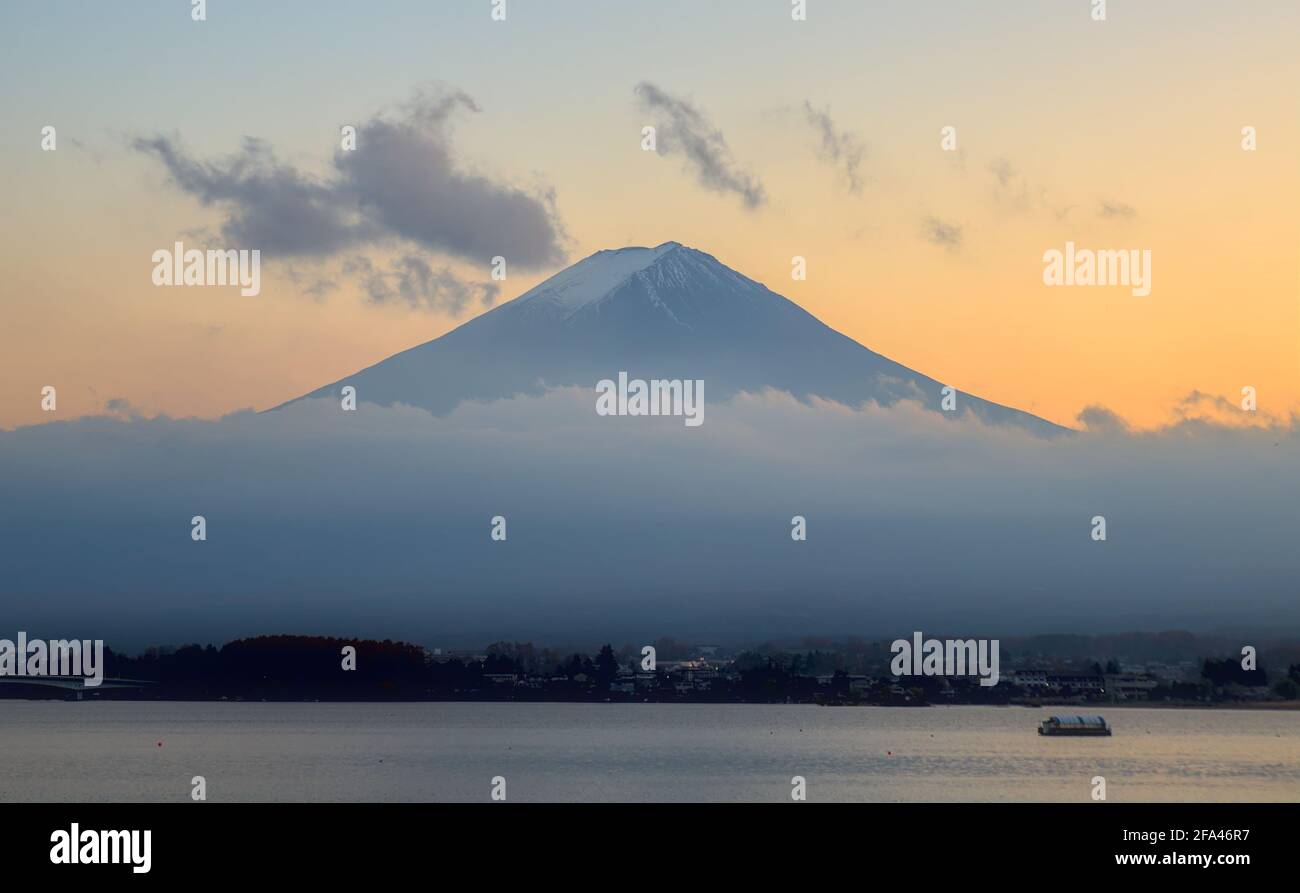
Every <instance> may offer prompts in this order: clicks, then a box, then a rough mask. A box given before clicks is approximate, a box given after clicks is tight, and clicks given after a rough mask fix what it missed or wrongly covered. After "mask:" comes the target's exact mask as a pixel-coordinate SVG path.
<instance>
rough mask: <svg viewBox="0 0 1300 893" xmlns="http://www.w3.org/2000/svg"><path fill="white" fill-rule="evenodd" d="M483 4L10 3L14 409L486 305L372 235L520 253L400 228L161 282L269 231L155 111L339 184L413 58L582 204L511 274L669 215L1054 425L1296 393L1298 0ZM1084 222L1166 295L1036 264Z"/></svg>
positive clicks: (365, 338) (326, 345)
mask: <svg viewBox="0 0 1300 893" xmlns="http://www.w3.org/2000/svg"><path fill="white" fill-rule="evenodd" d="M491 6H492V4H491V2H490V0H455V2H452V0H447V2H414V0H413V2H400V0H374V2H369V3H364V4H362V3H352V2H342V0H339V2H328V0H327V2H314V3H313V2H306V0H302V2H276V3H266V2H251V0H248V2H244V0H210V2H209V3H208V10H207V21H205V22H194V21H192V20H191V18H190V3H189V2H187V0H147V2H146V0H140V2H120V3H94V4H92V3H74V2H60V0H30V2H29V0H9V2H6V3H5V4H4V5H3V7H2V8H0V33H3V34H4V38H3V42H4V47H5V51H4V52H3V53H0V83H2V84H3V87H0V114H2V115H3V119H4V121H5V125H6V126H5V127H4V132H3V135H2V136H0V165H2V167H3V170H4V171H5V175H4V181H5V187H6V188H5V205H6V209H5V213H4V214H3V216H2V217H0V239H2V240H3V243H4V251H3V252H2V253H0V282H2V283H3V286H2V287H0V357H3V364H2V369H0V427H13V426H19V425H27V424H34V423H41V422H48V421H52V420H55V419H67V418H72V417H76V416H79V415H85V414H91V413H98V412H103V411H105V409H106V408H109V407H110V406H116V407H122V406H129V407H131V408H133V411H138V412H141V413H143V414H145V415H153V414H157V413H165V414H168V415H173V416H189V415H197V416H202V417H216V416H220V415H222V414H224V413H227V412H231V411H233V410H236V409H240V408H246V407H253V408H256V409H263V408H266V407H268V406H273V405H276V404H278V403H280V402H283V401H285V400H288V399H290V398H293V397H296V396H298V395H300V394H302V393H305V392H307V391H310V390H313V389H314V388H316V387H318V386H320V385H321V384H323V383H325V382H328V381H332V380H335V379H338V378H340V377H342V376H344V375H346V374H348V373H350V372H352V371H355V370H357V369H359V368H361V367H364V366H368V365H370V364H373V363H375V362H378V361H379V360H381V359H383V358H384V357H387V356H389V355H391V354H393V353H396V352H398V351H400V350H403V349H406V348H408V347H411V346H413V345H415V344H419V343H421V342H424V341H427V340H429V339H431V338H434V337H437V336H438V335H440V334H442V333H444V332H446V331H448V330H450V329H451V328H454V327H455V326H456V325H458V324H460V323H462V322H464V321H465V320H466V319H469V318H471V317H472V316H473V315H475V314H477V313H479V312H481V311H482V310H484V309H486V307H485V305H484V304H483V303H482V302H479V301H471V302H469V303H467V304H466V305H465V306H464V307H463V308H461V309H460V310H459V312H452V311H450V310H449V309H448V308H447V307H446V306H445V305H442V306H438V307H434V308H433V309H430V307H429V306H427V304H426V305H421V306H416V305H414V304H412V303H411V302H410V301H407V300H403V299H401V298H393V299H385V300H376V299H375V296H374V294H373V293H371V292H368V291H367V289H366V287H365V285H364V280H363V279H362V278H360V277H358V276H357V275H356V274H355V270H356V267H357V264H358V263H359V261H361V260H364V261H366V262H369V263H372V264H374V265H376V266H378V267H382V266H383V265H384V264H386V263H389V262H391V261H392V259H393V258H395V257H400V256H411V255H415V256H418V257H420V258H421V259H423V261H424V262H426V263H427V264H428V265H429V266H430V267H431V268H433V269H436V270H442V269H444V268H445V269H446V270H447V271H449V274H450V275H452V276H454V277H455V278H456V279H457V280H459V281H462V282H469V283H486V282H488V281H489V278H488V277H489V272H490V262H491V255H492V254H494V253H497V252H486V251H485V252H483V253H482V256H478V255H476V254H475V253H474V251H472V250H466V249H464V248H463V247H461V248H455V247H454V246H453V247H452V248H448V249H446V250H440V249H439V247H438V246H437V245H429V244H415V245H412V244H409V243H406V242H404V241H403V240H402V239H400V238H396V237H386V238H379V239H375V240H371V241H368V242H366V243H365V244H358V245H351V246H348V247H347V248H346V249H340V250H337V251H330V250H318V251H313V252H310V253H306V254H302V255H297V256H289V255H278V254H276V253H275V252H273V251H270V250H265V251H264V252H263V284H262V292H261V294H260V295H258V296H256V297H242V296H240V294H239V292H238V290H237V289H235V288H179V289H168V288H159V287H155V286H154V285H153V284H152V282H151V273H152V270H153V263H152V261H151V260H150V258H151V255H152V253H153V252H154V251H155V250H157V249H159V248H170V247H171V245H172V243H173V242H174V241H176V240H183V241H185V242H186V243H187V245H188V246H190V247H242V248H258V247H259V246H258V245H256V244H249V245H226V244H225V243H223V242H221V241H219V240H217V241H215V242H214V240H213V238H211V237H210V235H211V234H213V233H220V232H221V229H222V225H223V222H224V221H226V220H227V218H228V216H229V215H230V213H231V206H230V204H229V203H224V202H222V201H214V202H212V203H209V204H207V205H204V204H203V203H202V202H201V201H200V200H199V196H197V195H196V194H195V193H194V192H193V191H190V192H187V191H186V190H185V189H182V188H179V187H178V185H177V184H176V183H175V182H174V179H173V177H172V176H171V175H170V174H169V171H168V169H167V168H166V167H165V165H164V164H162V163H161V162H160V160H159V158H158V156H157V155H156V154H153V153H150V152H147V151H141V149H140V143H141V141H147V140H153V139H157V138H159V137H162V138H165V139H166V140H167V141H168V145H174V146H178V147H181V148H182V149H183V151H184V153H185V154H186V157H187V158H189V159H192V160H194V161H196V162H198V163H202V164H211V165H216V166H217V167H218V168H220V167H221V166H223V165H229V163H230V160H231V159H233V158H235V157H237V155H238V153H239V152H240V151H241V145H243V140H244V139H245V138H246V137H255V138H257V139H259V140H262V141H264V145H265V146H267V147H269V149H270V150H271V151H273V152H274V157H275V158H276V159H278V163H279V164H281V165H284V166H287V167H290V168H292V169H293V170H295V171H297V172H299V174H300V175H301V176H303V177H304V178H307V179H308V180H312V181H317V180H318V181H319V182H329V181H330V179H331V178H332V177H335V176H336V175H337V170H336V167H335V153H336V150H337V149H338V148H339V127H340V126H341V125H344V124H354V125H358V126H361V125H362V124H363V123H364V122H366V121H370V120H375V119H376V118H377V116H378V117H379V118H381V119H391V116H393V115H399V116H400V115H401V114H403V112H402V111H401V110H402V109H403V108H404V106H403V103H408V102H409V101H410V100H411V99H412V97H413V96H415V95H417V92H418V91H420V90H421V89H422V88H423V89H424V90H425V91H426V94H427V93H429V92H430V91H432V94H433V95H442V96H448V95H459V96H463V97H465V100H466V101H464V102H462V103H460V105H459V106H458V107H457V108H456V110H455V111H453V112H452V113H451V114H450V117H448V118H447V120H446V122H445V125H444V130H443V134H444V137H443V138H444V139H445V143H443V144H442V145H444V146H445V147H446V149H447V151H448V152H449V159H450V163H451V164H452V165H453V166H454V169H455V170H456V171H458V172H459V173H460V174H461V175H463V176H464V177H467V178H472V177H475V176H478V177H482V178H483V179H484V181H485V182H490V183H492V184H495V188H496V189H498V190H501V191H504V192H509V193H510V194H521V195H526V196H532V197H535V200H536V202H537V203H538V204H539V205H540V206H543V207H546V208H549V209H550V213H551V214H552V215H553V216H552V222H553V224H554V227H555V235H556V244H557V245H559V246H560V248H561V249H562V251H563V253H564V255H565V257H566V258H567V259H566V260H548V261H546V262H543V263H539V264H533V265H532V268H531V269H530V268H526V267H527V265H522V268H521V265H511V266H510V268H509V278H508V279H507V280H506V281H505V282H504V283H501V289H500V292H499V294H497V295H496V296H495V301H496V302H497V303H499V302H501V301H504V300H508V299H510V298H513V297H515V296H517V295H518V294H520V293H522V292H523V291H525V290H526V289H528V288H529V287H531V286H532V285H534V284H536V283H537V282H539V281H541V280H542V279H544V278H546V277H547V276H549V275H551V274H552V273H554V272H556V271H557V270H558V269H561V268H562V267H564V266H566V265H567V264H568V263H572V262H574V261H576V260H578V259H580V258H582V257H585V256H586V255H588V254H590V253H592V252H594V251H597V250H599V249H602V248H616V247H622V246H624V245H630V244H631V245H657V244H659V243H662V242H665V241H668V240H675V241H679V242H682V243H684V244H687V245H690V246H692V247H694V248H698V249H700V250H703V251H706V252H708V253H710V254H713V255H714V256H716V257H717V258H718V259H719V260H720V261H722V262H723V263H725V264H727V265H729V266H731V267H733V268H734V269H736V270H738V271H740V272H741V273H743V274H745V275H747V276H749V277H751V278H753V279H756V280H758V281H760V282H763V283H764V284H766V285H767V286H768V287H770V288H771V289H773V290H774V291H776V292H778V293H780V294H782V295H785V296H786V297H788V298H790V299H791V300H793V301H795V302H797V303H799V304H800V305H801V306H803V307H804V308H805V309H807V310H808V311H810V312H811V313H813V314H814V315H816V316H817V317H818V318H820V319H821V320H822V321H824V322H825V323H827V324H828V325H830V326H832V327H833V328H836V329H838V330H840V331H842V332H844V333H845V334H847V335H849V336H850V337H852V338H854V339H856V340H858V341H860V342H861V343H863V344H864V345H866V346H867V347H869V348H871V349H872V350H875V351H877V352H879V353H882V354H884V355H886V356H888V357H890V358H891V359H894V360H897V361H899V362H901V363H904V364H905V365H907V366H910V367H912V368H913V369H916V370H918V371H921V372H923V373H925V374H927V375H930V376H933V377H934V378H936V379H939V380H941V381H945V382H947V383H949V384H951V385H954V386H955V387H957V388H959V389H961V390H963V391H968V392H971V393H974V394H978V395H980V396H982V397H985V398H987V399H990V400H994V401H997V402H1000V403H1003V404H1006V405H1010V406H1014V407H1018V408H1021V409H1025V410H1028V411H1031V412H1034V413H1036V414H1038V415H1041V416H1043V417H1045V418H1048V419H1051V420H1053V421H1056V422H1060V423H1063V424H1075V418H1076V416H1077V415H1078V413H1079V412H1080V411H1081V410H1082V409H1084V408H1085V407H1087V406H1089V405H1102V406H1105V407H1107V408H1109V409H1111V410H1114V411H1115V412H1117V413H1119V414H1120V415H1122V416H1124V417H1125V418H1126V419H1128V420H1130V421H1131V422H1133V423H1134V424H1137V425H1139V426H1142V427H1152V426H1157V425H1160V424H1163V423H1166V422H1170V421H1173V420H1175V419H1177V418H1178V417H1179V413H1180V412H1183V413H1185V412H1196V411H1206V410H1207V408H1209V407H1210V402H1209V401H1208V400H1205V399H1202V400H1201V401H1199V402H1197V403H1195V405H1193V403H1190V402H1188V398H1189V395H1193V394H1201V395H1209V396H1210V397H1224V398H1227V399H1228V400H1229V401H1231V403H1233V404H1235V403H1236V402H1237V401H1238V400H1240V392H1241V389H1242V387H1244V386H1251V387H1254V388H1256V390H1257V392H1258V399H1259V408H1260V412H1261V414H1267V415H1269V416H1273V417H1284V416H1286V415H1287V414H1289V413H1291V412H1294V411H1297V410H1298V409H1300V121H1298V120H1297V117H1298V115H1300V111H1298V110H1300V54H1297V52H1296V46H1297V37H1298V36H1300V5H1297V4H1294V3H1278V2H1250V0H1244V2H1239V3H1231V4H1225V3H1222V2H1219V0H1177V2H1175V0H1111V2H1110V3H1109V4H1108V17H1107V21H1105V22H1095V21H1093V20H1092V18H1091V15H1090V12H1091V8H1092V3H1091V2H1090V0H1005V2H1003V0H998V2H983V3H972V2H939V0H897V2H893V0H882V2H852V0H844V2H834V0H809V3H808V19H807V21H805V22H794V21H792V20H791V17H790V4H789V2H786V0H729V2H723V0H718V2H685V0H683V2H673V0H655V2H649V0H626V2H618V3H609V2H595V0H591V2H587V0H562V2H554V0H508V3H507V10H508V16H507V19H506V21H504V22H495V21H492V19H491V17H490V10H491ZM639 84H648V85H653V88H654V89H655V90H656V91H661V92H662V93H663V94H664V95H666V96H669V97H672V98H673V99H674V100H675V101H679V102H682V103H687V104H689V106H690V107H691V108H693V109H695V110H696V111H697V112H698V113H699V115H700V116H701V118H700V120H701V121H703V122H704V125H703V126H704V127H705V131H706V132H708V133H715V132H716V133H717V134H720V135H721V136H722V137H723V138H724V139H725V149H720V148H719V147H720V146H721V143H716V144H714V148H715V149H719V150H720V151H721V152H722V153H723V154H722V156H721V157H722V158H723V160H724V161H725V164H726V168H725V172H726V173H727V174H729V175H731V176H733V177H737V178H740V180H739V181H740V182H743V183H748V184H750V185H752V186H753V187H755V188H756V189H761V193H760V194H759V195H760V198H759V200H757V201H751V202H748V203H747V202H746V201H745V196H744V195H742V194H741V192H740V191H739V190H737V189H734V188H728V187H727V186H725V185H723V186H721V187H719V186H718V185H717V183H716V182H715V183H714V188H708V185H707V184H706V183H705V182H703V181H702V178H701V175H700V173H699V170H698V168H696V167H692V165H691V162H690V161H689V159H688V158H687V157H686V156H684V155H683V154H681V153H674V152H671V151H669V152H667V153H666V154H658V153H654V152H646V151H643V150H642V148H641V129H642V127H643V126H645V125H647V124H655V123H657V121H658V120H659V119H660V117H661V115H662V109H656V108H652V107H649V106H647V104H646V103H645V101H644V96H645V91H642V92H641V93H640V94H639V93H638V92H637V89H636V88H637V86H638V85H639ZM456 91H460V92H459V93H457V92H456ZM471 101H472V107H471ZM474 109H477V110H476V111H475V110H474ZM385 116H389V117H388V118H385ZM46 125H53V126H55V127H56V128H57V138H58V148H57V150H56V151H54V152H45V151H42V150H41V128H42V127H44V126H46ZM946 126H952V127H955V128H956V131H957V144H958V151H956V152H945V151H943V150H942V149H941V146H940V131H941V129H942V128H944V127H946ZM1246 126H1252V127H1254V128H1256V130H1257V134H1258V136H1257V139H1258V149H1257V150H1256V151H1253V152H1248V151H1243V149H1242V146H1241V141H1242V135H1241V131H1242V128H1243V127H1246ZM827 128H829V129H827ZM359 157H361V156H359ZM466 225H467V226H468V225H471V224H469V223H466ZM474 225H478V226H486V229H487V231H488V232H489V233H490V232H491V229H492V226H493V225H494V224H493V221H491V220H487V221H478V222H477V223H476V224H474ZM205 234H207V235H205ZM489 241H490V240H489ZM1067 241H1074V242H1075V243H1077V244H1078V245H1079V246H1081V247H1091V248H1138V249H1150V251H1151V253H1152V266H1153V282H1152V290H1151V294H1150V295H1149V296H1147V297H1135V296H1133V295H1132V294H1131V293H1130V290H1129V289H1127V288H1047V287H1045V286H1044V285H1043V283H1042V270H1043V263H1042V255H1043V253H1044V251H1046V250H1048V249H1051V248H1058V249H1060V248H1063V247H1064V245H1065V243H1066V242H1067ZM499 253H501V254H503V255H505V256H506V258H507V262H509V261H510V258H511V254H512V252H511V249H510V248H509V247H508V246H503V247H502V248H501V250H500V252H499ZM793 255H802V256H805V257H806V258H807V264H808V278H807V280H806V281H793V280H792V279H791V273H790V271H791V257H792V256H793ZM435 303H436V302H435ZM593 384H594V382H593ZM45 385H54V386H56V387H57V388H58V395H59V406H58V412H57V413H45V412H42V411H41V407H40V400H41V388H42V387H43V386H45ZM114 401H124V402H120V403H119V402H114Z"/></svg>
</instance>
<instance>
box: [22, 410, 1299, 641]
mask: <svg viewBox="0 0 1300 893" xmlns="http://www.w3.org/2000/svg"><path fill="white" fill-rule="evenodd" d="M706 394H707V390H706ZM593 405H594V393H593V391H592V390H591V389H582V388H564V389H556V390H551V391H548V392H546V393H545V394H543V395H541V396H537V397H517V398H514V399H510V400H499V401H493V402H489V403H465V404H462V405H461V406H460V407H458V408H457V409H456V410H455V411H453V412H451V413H449V414H447V415H445V416H434V415H430V414H429V413H426V412H424V411H422V410H418V409H414V408H411V407H404V406H396V407H392V408H383V407H379V406H375V405H373V404H365V403H363V404H362V405H361V406H360V407H359V408H358V410H357V411H356V412H343V411H341V410H340V407H339V403H338V401H337V399H322V400H310V401H303V402H301V403H298V404H294V405H293V406H291V407H287V408H285V409H282V410H279V411H276V412H272V413H264V414H254V413H249V412H241V413H236V414H234V415H231V416H227V417H226V418H223V419H220V420H217V421H203V420H196V419H169V418H166V417H154V418H150V419H141V418H122V417H118V418H110V417H98V418H85V419H80V420H77V421H73V422H58V423H51V424H45V425H39V426H34V427H28V428H21V429H18V430H16V431H10V432H0V538H2V539H3V541H4V542H5V543H6V547H7V548H6V568H5V574H4V580H3V583H0V585H2V586H3V594H4V599H5V606H6V616H7V617H8V618H9V620H10V622H11V623H12V624H13V625H14V628H15V629H26V630H28V631H34V630H42V629H44V630H49V631H50V634H53V633H56V632H57V633H59V634H60V635H72V634H75V635H78V636H83V635H84V636H92V637H101V636H104V637H108V638H110V640H115V641H120V642H122V643H123V644H130V645H145V644H150V643H157V642H160V641H163V642H167V641H173V642H174V641H189V640H192V639H195V638H198V639H200V640H202V641H207V640H210V639H216V640H220V639H221V638H225V637H229V636H232V635H239V634H248V633H258V632H267V631H270V630H295V631H306V632H335V633H339V634H348V635H375V636H378V637H380V638H383V637H384V636H397V635H400V636H402V637H403V638H408V637H409V638H412V639H414V640H415V641H435V640H436V641H439V642H445V641H447V639H448V638H456V637H462V636H463V637H465V638H467V639H468V640H469V641H470V642H473V641H488V640H490V639H491V638H494V637H496V638H499V637H522V638H538V639H544V640H545V639H549V640H556V639H560V640H563V641H573V640H574V638H578V639H584V638H586V637H587V636H593V637H594V636H604V635H607V636H624V635H626V636H629V637H635V638H632V639H630V640H635V641H640V640H641V639H640V638H639V637H640V636H642V635H650V636H652V637H653V636H654V635H659V634H662V633H664V632H665V631H667V632H672V631H688V632H690V633H692V634H698V635H700V636H703V637H710V638H712V637H716V638H719V639H721V640H725V641H729V642H734V641H737V640H744V639H750V640H753V639H754V638H758V637H762V636H765V635H771V634H781V635H788V634H803V633H809V634H812V633H824V632H826V631H827V630H843V631H851V632H862V633H864V634H872V633H876V634H878V633H882V632H883V633H885V634H893V633H896V632H898V631H900V630H901V631H904V632H907V631H910V630H913V629H928V628H931V627H935V628H943V629H947V630H954V631H961V632H963V633H965V634H972V635H974V634H989V635H994V636H996V635H1000V634H1004V635H1010V634H1011V633H1013V632H1035V631H1041V630H1043V629H1062V628H1068V629H1071V630H1072V631H1078V632H1104V631H1113V630H1115V629H1127V628H1144V629H1161V628H1168V627H1169V626H1177V627H1180V628H1186V629H1206V628H1212V627H1213V626H1215V625H1221V624H1228V625H1232V626H1234V627H1236V628H1239V629H1246V628H1249V627H1251V626H1252V625H1253V626H1255V627H1256V628H1259V627H1262V626H1269V627H1270V628H1271V629H1272V630H1273V631H1277V629H1279V628H1281V627H1289V628H1291V629H1295V628H1297V627H1298V626H1300V598H1297V596H1298V595H1300V593H1298V592H1297V589H1296V586H1297V583H1296V581H1297V580H1300V553H1297V551H1296V550H1295V549H1294V548H1293V547H1292V546H1293V544H1292V542H1291V541H1292V540H1293V539H1294V534H1295V505H1296V504H1297V502H1300V478H1297V476H1296V475H1295V474H1294V468H1295V465H1296V462H1297V460H1300V427H1298V425H1300V419H1296V418H1292V419H1291V420H1290V421H1289V422H1288V423H1287V424H1285V425H1280V424H1279V425H1272V426H1269V427H1267V428H1264V429H1256V428H1229V427H1224V426H1219V425H1215V424H1212V423H1207V422H1204V421H1199V422H1180V423H1178V424H1175V425H1173V426H1171V427H1169V428H1167V429H1164V430H1159V431H1154V432H1151V431H1145V432H1138V433H1132V432H1128V431H1125V430H1122V429H1121V428H1120V427H1118V426H1115V425H1111V426H1108V427H1106V428H1105V430H1089V431H1085V432H1081V433H1079V434H1076V435H1073V436H1071V437H1068V438H1055V439H1046V438H1037V437H1034V436H1032V435H1030V434H1027V433H1025V432H1023V431H1020V430H1018V429H1015V428H1010V427H999V426H995V425H988V424H984V423H981V422H979V421H978V420H976V419H974V418H973V417H969V416H968V417H965V418H960V419H947V418H941V417H939V414H938V413H935V412H933V411H930V410H928V409H926V408H924V407H923V406H921V405H920V404H918V403H915V402H911V401H901V402H899V403H896V404H894V405H892V406H889V407H882V406H879V405H876V404H867V405H865V406H862V407H858V408H853V407H847V406H844V405H842V404H838V403H830V402H826V401H821V400H812V401H799V400H795V399H794V398H792V397H790V396H789V395H786V394H782V393H778V392H771V391H768V392H764V393H758V394H742V395H740V396H738V397H736V398H734V399H732V400H729V401H718V402H711V403H709V404H708V407H707V411H706V415H705V419H706V421H705V423H704V425H702V426H701V427H699V428H694V429H690V428H686V427H685V426H683V425H682V424H681V420H680V419H679V418H641V419H638V418H624V417H609V418H605V417H599V416H597V415H596V414H595V413H594V412H593V410H592V407H593ZM1097 413H1098V414H1097V415H1096V417H1097V418H1102V417H1107V418H1113V414H1105V413H1104V410H1097ZM628 469H635V470H636V473H635V474H629V473H628ZM1225 469H1250V473H1249V474H1229V473H1225V471H1224V470H1225ZM199 514H201V515H203V516H204V517H205V518H206V520H207V529H208V541H207V542H203V543H195V542H193V541H191V539H190V536H189V524H190V519H191V517H193V516H194V515H199ZM498 514H500V515H503V516H505V517H506V518H507V521H508V537H509V539H508V541H507V542H506V543H499V542H497V543H494V542H492V541H491V539H490V537H489V527H490V525H489V519H491V518H492V517H493V516H494V515H498ZM795 514H800V515H804V516H805V517H806V518H807V519H808V530H809V539H808V541H807V542H806V543H799V544H792V543H791V542H790V539H789V531H790V518H791V516H793V515H795ZM1098 514H1100V515H1104V516H1105V517H1106V519H1107V526H1108V533H1109V538H1108V540H1107V541H1106V542H1104V543H1097V542H1093V541H1092V540H1091V538H1090V531H1091V518H1092V517H1093V516H1094V515H1098ZM70 627H75V631H74V630H72V629H71V628H70ZM34 634H43V633H34ZM118 637H120V638H118Z"/></svg>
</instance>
